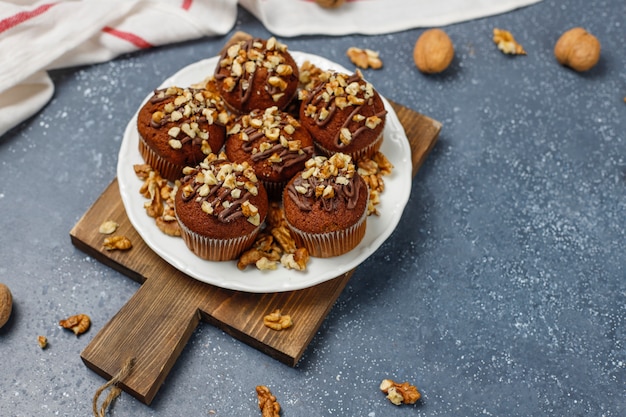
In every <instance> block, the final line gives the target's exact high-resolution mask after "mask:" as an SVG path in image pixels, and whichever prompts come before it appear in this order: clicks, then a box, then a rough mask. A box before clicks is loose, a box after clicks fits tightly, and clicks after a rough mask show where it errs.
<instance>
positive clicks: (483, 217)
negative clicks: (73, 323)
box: [0, 0, 626, 417]
mask: <svg viewBox="0 0 626 417" xmlns="http://www.w3.org/2000/svg"><path fill="white" fill-rule="evenodd" d="M625 16H626V3H624V1H623V0H607V1H598V2H588V1H583V0H575V1H567V2H566V1H549V0H544V1H543V2H541V3H539V4H537V5H534V6H531V7H528V8H524V9H521V10H517V11H514V12H511V13H507V14H504V15H499V16H494V17H490V18H486V19H480V20H474V21H470V22H466V23H462V24H457V25H452V26H449V27H446V28H445V30H446V31H447V32H448V33H449V35H450V37H451V38H452V40H453V42H454V44H455V47H456V58H455V60H454V61H453V64H452V67H451V68H449V70H448V71H447V72H445V73H444V74H442V75H438V76H431V77H427V76H424V75H422V74H420V73H419V72H418V71H417V70H416V69H415V67H414V66H413V62H412V56H411V54H412V48H413V44H414V42H415V40H416V39H417V37H418V35H419V34H420V33H421V32H422V29H416V30H411V31H406V32H401V33H396V34H389V35H383V36H372V37H362V36H346V37H339V38H327V37H319V36H314V37H299V38H294V39H285V42H286V43H287V44H288V45H289V47H290V49H292V50H301V51H305V52H310V53H314V54H319V55H323V56H325V57H327V58H329V59H331V60H334V61H337V62H339V63H341V64H343V65H345V66H348V67H350V63H349V62H348V61H347V58H346V57H345V51H346V49H347V48H348V47H349V46H360V47H369V48H371V49H375V50H378V51H380V52H381V56H382V59H383V61H384V63H385V67H384V68H383V69H382V70H379V71H365V75H366V77H367V78H368V79H369V80H370V81H372V82H373V84H374V85H375V86H376V87H377V89H378V90H379V91H380V92H381V93H382V94H383V95H384V96H386V97H387V98H390V99H393V100H395V101H397V102H399V103H401V104H404V105H406V106H408V107H410V108H412V109H414V110H416V111H419V112H421V113H423V114H425V115H428V116H430V117H432V118H434V119H437V120H439V121H441V122H442V123H443V125H444V127H443V131H442V133H441V136H440V140H439V142H438V144H437V146H436V148H435V149H434V151H433V152H432V154H431V155H430V156H429V158H428V159H427V161H426V163H425V165H424V166H423V168H422V170H421V171H420V172H419V173H418V175H417V177H416V178H415V180H414V182H413V188H412V194H411V199H410V201H409V204H408V206H407V208H406V210H405V213H404V216H403V218H402V220H401V223H400V225H399V227H398V228H397V230H396V231H395V232H394V234H393V235H392V236H391V238H390V239H389V240H388V241H387V242H386V243H385V244H384V245H383V247H382V248H381V249H380V250H378V251H377V252H376V253H375V254H374V255H373V256H372V257H371V258H370V259H369V260H367V261H366V262H365V264H364V265H362V266H361V267H360V268H359V269H358V270H357V273H356V274H355V275H354V277H353V278H352V280H351V281H350V283H349V284H348V286H347V288H346V289H345V291H344V293H343V294H342V295H341V297H340V298H339V300H338V302H337V304H336V305H335V307H334V308H333V309H332V311H331V313H330V315H329V316H328V318H327V319H326V320H325V322H324V323H323V325H322V327H321V329H320V331H319V333H318V334H317V335H316V337H315V338H314V339H313V341H312V343H311V345H310V347H309V348H308V350H307V351H306V353H305V355H304V357H303V359H302V360H301V361H300V363H299V364H298V366H297V367H295V368H289V367H287V366H285V365H282V364H281V363H279V362H277V361H275V360H273V359H270V358H269V357H267V356H265V355H263V354H262V353H260V352H258V351H256V350H254V349H252V348H250V347H248V346H247V345H245V344H243V343H241V342H238V341H236V340H233V339H232V338H231V337H230V336H228V335H226V334H224V333H222V332H221V331H219V330H217V329H215V328H213V327H211V326H209V325H207V324H201V325H200V327H198V329H197V330H196V332H195V333H194V334H193V336H192V338H191V340H190V343H189V344H188V345H187V347H186V348H185V350H184V351H183V353H182V355H181V357H180V358H179V360H178V362H177V364H176V365H175V367H174V369H173V370H172V372H171V373H170V375H169V377H168V378H167V380H166V381H165V384H164V385H163V387H162V388H161V390H160V391H159V394H158V395H157V398H156V400H155V401H154V402H153V404H152V405H151V406H145V405H143V404H141V403H140V402H138V401H137V400H135V399H134V398H132V397H131V396H129V395H127V394H124V395H122V397H121V398H119V399H118V400H117V402H116V403H115V406H114V410H113V412H112V414H111V415H115V416H174V415H193V416H207V415H213V414H212V413H213V411H214V412H215V414H214V415H217V416H257V415H260V413H259V411H258V409H257V406H256V396H255V393H254V387H255V386H256V385H258V384H265V385H268V386H269V387H270V388H271V389H272V390H273V392H274V394H275V395H276V396H277V397H278V399H279V401H280V402H281V404H282V407H283V416H285V417H288V416H292V417H293V416H307V417H309V416H331V415H336V416H367V417H381V416H408V415H419V416H478V415H484V416H505V415H507V416H513V415H515V416H530V415H533V416H536V415H557V416H623V415H626V406H625V401H624V398H626V388H625V387H626V346H625V338H626V323H625V322H626V307H625V305H626V269H625V266H626V261H625V256H624V247H625V246H626V232H625V225H626V103H624V101H623V100H624V97H625V96H626V70H625V68H626V50H625V49H624V39H626V21H625V19H624V17H625ZM573 26H583V27H585V28H587V29H588V30H589V31H590V32H592V33H594V34H595V35H596V36H597V37H598V38H599V39H600V41H601V43H602V47H603V49H602V58H601V61H600V63H599V65H598V66H597V67H596V68H594V69H593V70H591V71H590V72H588V73H585V74H578V73H575V72H573V71H571V70H568V69H566V68H563V67H561V66H559V65H558V64H557V63H556V61H555V59H554V57H553V55H552V49H553V46H554V43H555V41H556V39H557V38H558V36H559V35H560V33H561V32H563V31H565V30H566V29H569V28H570V27H573ZM494 27H501V28H505V29H508V30H510V31H511V32H512V33H513V34H514V35H515V36H516V38H517V39H518V40H519V41H520V42H521V43H522V44H523V45H524V47H525V48H526V50H527V51H528V56H525V57H509V56H505V55H503V54H501V53H500V52H498V51H497V50H496V48H495V45H494V44H493V43H492V42H491V30H492V29H493V28H494ZM233 30H245V31H248V32H250V33H253V34H255V35H258V36H262V37H267V36H269V34H268V33H267V32H266V31H265V30H264V29H263V27H262V26H261V25H260V24H259V23H258V22H257V21H256V20H254V19H253V18H252V17H251V16H250V15H249V14H248V13H246V12H245V11H243V10H240V11H239V19H238V22H237V26H236V28H234V29H233ZM227 37H228V36H226V37H224V38H215V39H204V40H200V41H196V42H189V43H185V44H180V45H173V46H168V47H163V48H158V49H155V50H150V51H146V52H143V53H138V54H133V55H130V56H124V57H120V58H119V59H116V60H114V61H112V62H109V63H105V64H101V65H95V66H90V67H84V68H73V69H67V70H60V71H55V72H54V73H53V74H52V76H53V79H54V82H55V84H56V93H55V95H54V98H53V99H52V101H51V103H50V104H49V105H48V106H47V107H46V108H45V109H43V110H42V111H41V112H40V113H39V114H37V115H36V116H35V117H33V118H32V119H30V120H28V121H27V122H25V123H23V124H22V125H20V126H19V127H17V128H15V129H13V130H12V131H10V132H8V133H7V134H5V135H4V136H2V137H0V177H1V178H2V182H1V183H0V213H1V217H0V227H1V230H2V233H1V234H0V248H1V255H0V259H1V261H0V282H4V283H6V284H7V285H8V286H9V287H10V288H11V290H12V292H13V296H14V301H15V308H14V312H13V316H12V318H11V321H10V322H9V324H8V325H7V326H5V327H4V328H2V329H1V330H0V415H2V416H34V415H42V416H48V415H50V416H55V415H56V416H85V415H89V414H91V398H92V396H93V394H94V392H95V390H96V389H97V387H98V386H100V385H101V384H102V383H103V382H104V380H103V379H102V378H100V377H98V376H97V375H95V374H94V373H93V372H91V371H90V370H88V369H87V368H86V367H85V366H84V365H83V364H82V362H81V360H80V357H79V354H80V351H81V350H82V349H83V348H84V347H85V346H86V345H87V344H88V343H89V340H90V339H91V337H93V335H95V333H96V332H97V331H98V330H99V329H100V328H101V327H102V326H103V325H104V324H105V323H106V322H107V321H108V320H109V319H110V318H111V317H112V316H113V315H114V314H115V313H116V312H117V311H118V310H119V309H120V308H121V307H122V306H123V305H124V303H125V302H126V301H127V300H128V299H129V297H130V296H131V295H132V294H133V293H134V292H135V291H136V290H137V288H138V284H136V283H135V282H133V281H131V280H130V279H128V278H126V277H124V276H122V275H120V274H118V273H116V272H115V271H113V270H111V269H110V268H108V267H106V266H104V265H102V264H100V263H98V262H97V261H94V260H93V259H91V258H89V257H88V256H86V255H84V254H83V253H82V252H80V251H78V250H77V249H75V248H74V247H73V246H72V245H71V243H70V239H69V235H68V233H69V230H70V229H71V228H72V226H73V225H74V224H75V223H76V222H77V221H78V219H79V218H80V216H81V215H82V214H83V213H84V212H85V211H86V210H87V208H88V207H89V206H90V205H91V204H92V203H93V202H94V201H95V199H96V198H97V197H98V196H99V195H100V193H101V192H102V191H103V190H104V188H105V187H106V186H107V185H108V184H109V182H110V181H111V180H112V179H113V178H114V177H115V169H116V163H117V151H118V148H119V146H120V142H121V138H122V134H123V129H124V127H125V125H126V123H127V120H128V119H129V118H130V117H131V115H132V113H133V112H134V111H135V110H136V108H137V106H138V105H139V104H140V102H141V101H142V99H143V98H144V97H145V96H146V95H147V94H148V93H149V92H150V91H151V89H152V88H153V87H154V86H155V85H157V84H159V83H160V82H161V80H163V79H165V78H166V77H168V76H169V75H170V74H172V73H174V72H176V71H177V70H178V69H180V68H181V67H183V66H185V65H187V64H190V63H192V62H194V61H197V60H199V59H202V58H205V57H209V56H213V55H215V54H216V53H217V52H218V50H219V49H220V48H221V46H222V45H223V42H224V40H225V39H226V38H227ZM77 312H85V313H87V314H90V315H91V317H92V320H93V328H92V329H91V331H90V332H89V333H87V334H85V335H83V336H81V337H79V338H76V337H75V336H73V335H72V334H71V333H69V332H66V331H62V330H61V329H59V327H58V326H57V321H58V319H59V318H63V317H65V316H68V315H70V314H74V313H77ZM39 334H45V335H47V337H48V339H49V341H50V346H49V348H48V349H47V350H44V351H42V350H40V349H39V347H38V346H37V340H36V339H37V336H38V335H39ZM386 377H392V378H395V379H397V380H401V381H404V380H409V381H411V382H413V383H415V384H416V385H417V386H418V387H419V388H420V389H421V391H422V393H423V399H422V400H421V401H420V402H419V403H418V404H416V405H414V406H402V407H395V406H393V405H391V404H390V403H388V402H387V400H386V399H385V398H384V396H383V395H382V394H381V393H380V392H379V391H378V384H379V383H380V381H381V380H382V379H383V378H386ZM212 410H213V411H212Z"/></svg>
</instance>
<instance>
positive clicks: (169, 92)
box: [152, 87, 230, 154]
mask: <svg viewBox="0 0 626 417" xmlns="http://www.w3.org/2000/svg"><path fill="white" fill-rule="evenodd" d="M171 97H173V100H171V101H169V102H167V103H165V104H164V105H163V108H162V109H161V110H157V111H155V112H154V113H152V123H153V125H154V126H155V127H156V126H163V125H165V124H167V123H172V122H174V123H175V122H178V121H180V120H183V119H184V120H186V121H185V122H183V123H181V124H180V125H175V126H172V127H170V128H169V130H168V132H167V133H168V135H169V136H170V138H171V139H170V141H169V145H170V146H171V147H172V148H173V149H181V148H182V146H183V144H184V143H186V142H188V141H190V142H191V143H193V144H202V142H200V141H195V140H194V139H195V138H196V137H197V138H199V139H207V138H208V137H209V133H208V132H207V131H206V130H204V129H202V128H201V127H200V125H199V124H198V122H200V121H202V122H203V123H204V122H206V123H207V124H209V125H211V124H213V123H220V124H224V122H226V121H227V120H228V119H229V118H230V116H228V112H227V111H226V109H225V107H224V105H223V101H222V99H221V97H220V96H219V95H218V94H216V93H215V92H213V91H211V90H208V89H204V88H180V87H168V88H165V89H161V90H157V91H155V93H154V97H153V100H157V101H161V100H168V99H171ZM203 151H205V149H204V148H203ZM205 154H206V152H205Z"/></svg>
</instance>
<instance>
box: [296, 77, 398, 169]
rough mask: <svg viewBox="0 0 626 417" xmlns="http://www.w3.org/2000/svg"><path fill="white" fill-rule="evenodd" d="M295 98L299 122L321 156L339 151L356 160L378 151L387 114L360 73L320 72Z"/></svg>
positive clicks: (374, 92)
mask: <svg viewBox="0 0 626 417" xmlns="http://www.w3.org/2000/svg"><path fill="white" fill-rule="evenodd" d="M299 98H300V100H301V105H300V123H302V126H304V127H305V128H306V129H307V130H308V131H309V132H310V133H311V136H313V139H314V141H315V145H316V147H317V148H318V149H319V150H320V152H322V153H323V154H325V155H327V156H330V155H332V154H334V153H336V152H341V153H344V154H348V155H350V156H351V157H352V158H353V159H355V160H357V159H360V158H362V157H370V156H372V155H373V154H374V153H376V152H377V151H378V150H379V149H380V146H381V145H382V141H383V129H384V127H385V120H386V115H387V111H386V110H385V105H384V103H383V101H382V99H381V97H380V95H379V94H378V92H377V91H376V90H375V89H374V87H373V86H372V84H370V83H369V82H367V81H366V80H364V79H363V76H362V74H361V72H360V71H357V72H356V73H354V74H353V75H347V74H342V73H331V72H325V73H322V74H321V75H320V81H319V82H318V83H317V84H315V86H314V87H312V88H310V89H303V90H301V91H300V95H299Z"/></svg>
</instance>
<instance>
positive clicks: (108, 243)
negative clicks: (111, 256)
mask: <svg viewBox="0 0 626 417" xmlns="http://www.w3.org/2000/svg"><path fill="white" fill-rule="evenodd" d="M102 246H103V247H104V249H105V250H108V251H112V250H129V249H130V248H132V247H133V244H132V242H131V241H130V239H128V238H127V237H126V236H111V237H107V238H106V239H104V242H103V243H102Z"/></svg>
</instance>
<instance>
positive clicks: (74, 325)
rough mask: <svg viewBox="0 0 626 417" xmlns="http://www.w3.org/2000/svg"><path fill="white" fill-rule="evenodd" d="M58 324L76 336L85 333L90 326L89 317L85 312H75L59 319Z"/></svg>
mask: <svg viewBox="0 0 626 417" xmlns="http://www.w3.org/2000/svg"><path fill="white" fill-rule="evenodd" d="M59 326H61V327H63V328H64V329H70V330H71V331H73V332H74V334H75V335H76V336H78V335H79V334H83V333H85V332H86V331H87V330H89V326H91V319H90V318H89V316H88V315H86V314H76V315H75V316H71V317H68V318H67V319H65V320H61V321H59Z"/></svg>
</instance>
